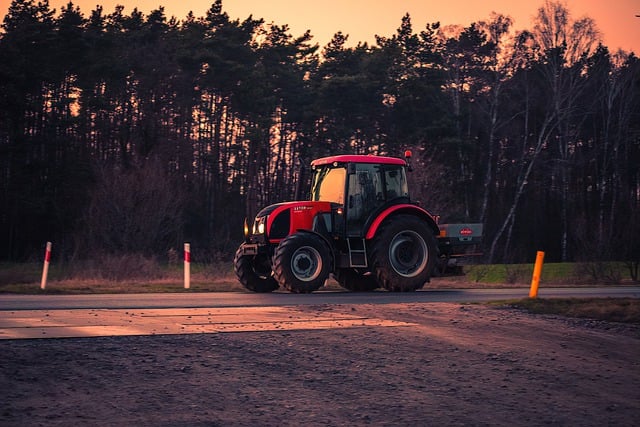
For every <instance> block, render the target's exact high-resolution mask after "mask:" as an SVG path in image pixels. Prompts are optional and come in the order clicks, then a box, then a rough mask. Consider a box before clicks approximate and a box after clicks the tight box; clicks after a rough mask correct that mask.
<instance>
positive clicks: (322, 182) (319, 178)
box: [311, 166, 347, 205]
mask: <svg viewBox="0 0 640 427" xmlns="http://www.w3.org/2000/svg"><path fill="white" fill-rule="evenodd" d="M346 175H347V171H346V170H345V168H344V167H343V166H339V167H331V166H324V167H321V168H319V169H316V171H315V173H314V175H313V184H312V187H311V200H313V201H323V202H334V203H339V204H341V205H342V204H344V181H345V176H346Z"/></svg>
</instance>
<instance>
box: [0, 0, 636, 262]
mask: <svg viewBox="0 0 640 427" xmlns="http://www.w3.org/2000/svg"><path fill="white" fill-rule="evenodd" d="M421 18H424V17H421ZM353 19H358V18H357V17H356V16H354V17H353ZM638 21H639V22H638V25H640V20H638ZM529 27H530V28H529V29H527V30H520V31H515V30H514V29H513V22H512V19H511V18H510V17H509V16H505V15H502V14H499V13H493V14H491V16H489V17H487V19H486V20H484V21H479V22H475V23H472V24H470V25H468V26H466V27H463V26H459V25H449V26H443V25H441V24H440V23H438V22H433V23H430V24H427V25H425V27H424V28H419V29H416V28H414V27H413V25H412V21H411V16H409V15H408V14H407V15H405V16H399V17H398V28H397V30H396V32H395V33H393V34H389V35H378V36H377V37H376V41H375V43H371V44H369V43H365V42H357V43H350V42H351V41H350V40H349V39H348V35H347V34H344V33H342V32H340V31H337V32H336V33H335V35H334V36H333V39H332V40H331V41H330V42H329V43H327V44H326V45H325V46H319V45H318V44H317V43H316V42H314V40H313V35H312V34H311V33H310V32H307V33H304V34H298V35H295V34H291V32H290V30H289V27H288V25H286V23H281V24H279V23H266V22H264V20H262V19H260V18H256V17H253V16H250V17H247V18H246V19H244V20H233V19H230V17H229V16H228V14H227V13H225V11H224V6H223V2H222V0H215V1H214V2H213V3H212V5H211V7H210V9H209V10H208V11H207V12H206V16H201V17H197V16H194V15H193V14H189V15H188V16H186V17H184V18H176V17H167V16H166V15H165V12H164V9H163V8H162V7H159V8H158V9H156V10H153V11H151V12H150V13H148V14H146V15H145V14H144V13H142V12H140V11H139V10H137V9H134V10H133V11H132V12H131V14H125V13H124V8H123V7H121V6H118V7H116V8H115V10H112V11H106V10H103V8H102V7H101V6H96V8H95V9H94V10H92V11H89V12H86V11H81V10H80V9H79V8H78V7H77V6H75V5H74V4H73V3H72V2H69V3H68V4H67V5H66V6H65V7H62V8H61V10H60V11H56V10H53V9H52V8H51V7H50V6H49V4H48V0H44V1H43V0H40V1H34V0H13V1H12V2H11V4H10V7H9V10H8V13H7V15H6V16H5V18H4V20H3V22H2V27H1V31H0V207H1V208H0V209H1V210H0V261H25V260H34V259H41V257H42V254H43V248H44V244H45V243H46V242H47V241H52V242H54V245H55V256H56V257H59V259H63V260H74V259H86V258H89V257H96V256H100V255H109V254H122V253H125V254H126V253H131V254H139V255H141V256H144V257H155V258H157V259H159V260H163V259H166V257H167V254H168V253H171V251H176V250H177V251H180V250H181V248H182V244H183V242H190V244H191V247H192V251H193V254H194V259H200V260H201V261H207V260H210V259H216V260H227V259H228V260H231V258H232V256H233V253H234V251H235V249H236V248H237V246H238V244H239V243H240V242H241V240H242V223H243V220H244V218H245V217H252V216H253V215H255V214H256V213H257V211H258V210H259V209H260V208H261V207H263V206H266V205H268V204H271V203H275V202H280V201H285V200H292V199H293V198H294V197H295V193H296V189H297V188H298V187H299V188H303V189H304V188H305V187H306V186H308V174H305V171H306V167H307V166H308V165H309V163H310V162H311V160H313V159H314V158H318V157H322V156H327V155H334V154H381V155H390V156H398V157H401V156H402V155H403V153H404V151H405V150H407V149H410V150H412V151H413V153H414V160H413V166H414V167H413V169H414V170H413V172H412V173H411V176H410V179H411V183H410V184H411V186H412V187H411V188H412V197H413V199H414V200H419V201H420V202H421V205H422V206H423V207H425V208H426V209H428V210H429V211H431V212H432V213H434V214H436V215H439V216H440V218H441V221H442V222H461V221H464V222H480V223H483V224H484V239H485V240H484V248H483V252H484V254H485V259H486V261H487V262H500V263H516V262H525V261H531V260H532V258H534V257H535V253H536V251H537V250H543V251H545V252H546V254H547V255H546V260H548V261H556V262H560V261H588V260H603V261H606V260H615V261H634V262H638V261H640V215H639V212H640V62H639V60H638V57H637V56H636V55H635V54H634V53H633V52H624V51H615V52H612V51H611V50H610V49H609V48H608V47H607V46H605V45H603V44H602V43H601V42H600V38H599V33H598V29H597V25H596V22H595V21H594V20H593V19H592V18H589V17H585V18H580V19H573V18H572V16H571V11H570V10H568V9H567V7H566V6H565V5H564V4H563V3H562V2H556V1H551V0H545V1H543V2H542V3H541V5H540V7H539V9H538V12H537V15H536V16H535V17H534V19H533V20H532V22H531V23H530V25H529Z"/></svg>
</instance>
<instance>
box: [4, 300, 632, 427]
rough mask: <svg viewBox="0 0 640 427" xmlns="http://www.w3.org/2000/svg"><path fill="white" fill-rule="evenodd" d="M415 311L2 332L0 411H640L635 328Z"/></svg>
mask: <svg viewBox="0 0 640 427" xmlns="http://www.w3.org/2000/svg"><path fill="white" fill-rule="evenodd" d="M290 309H291V311H292V313H298V314H299V313H300V312H304V314H305V315H309V313H318V314H320V313H325V314H326V313H327V312H331V313H334V314H341V313H342V314H344V315H349V316H353V315H358V316H363V317H369V318H376V319H387V320H395V321H401V322H408V323H409V324H404V325H401V326H397V323H393V322H392V323H390V324H392V325H395V326H384V325H377V326H375V325H374V326H362V327H331V328H327V329H317V330H269V331H263V332H234V333H211V334H186V335H155V336H124V337H104V338H64V339H27V340H4V341H0V352H1V353H0V354H1V355H2V356H1V357H2V363H1V364H0V395H1V397H2V399H1V403H0V405H1V406H0V425H2V426H38V425H42V426H70V425H74V426H80V425H90V426H125V425H126V426H130V425H137V426H288V425H291V426H299V425H311V426H316V425H327V426H346V425H349V426H358V425H375V426H405V425H406V426H409V425H423V426H427V425H439V426H458V425H460V426H462V425H465V426H468V425H472V426H484V425H486V426H497V425H498V426H499V425H504V426H507V425H509V426H513V425H519V426H537V425H566V426H605V425H609V426H614V425H615V426H637V425H640V328H639V327H638V326H634V325H622V324H612V323H606V322H595V321H588V320H570V319H565V318H562V317H558V316H534V315H530V314H528V313H523V312H519V311H516V310H512V309H499V308H492V307H488V306H484V305H459V304H445V303H428V304H427V303H425V304H389V305H356V306H347V305H326V306H325V305H322V306H299V307H291V308H290Z"/></svg>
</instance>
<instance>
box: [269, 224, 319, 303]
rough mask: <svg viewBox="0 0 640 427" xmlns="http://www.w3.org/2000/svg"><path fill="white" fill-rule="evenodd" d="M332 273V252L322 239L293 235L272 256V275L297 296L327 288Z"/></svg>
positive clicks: (281, 243) (309, 234) (283, 240)
mask: <svg viewBox="0 0 640 427" xmlns="http://www.w3.org/2000/svg"><path fill="white" fill-rule="evenodd" d="M330 271H331V251H330V249H329V247H328V245H327V243H326V242H325V241H324V239H322V238H321V237H320V236H316V235H315V234H311V233H295V234H291V235H289V236H287V237H285V238H284V239H282V241H281V242H280V244H279V245H278V247H277V248H276V250H275V252H274V254H273V274H274V277H275V279H276V281H277V282H278V283H279V284H280V286H282V287H284V288H285V289H288V290H289V291H291V292H295V293H309V292H313V291H315V290H317V289H319V288H320V287H322V286H323V285H324V282H325V280H327V277H329V273H330Z"/></svg>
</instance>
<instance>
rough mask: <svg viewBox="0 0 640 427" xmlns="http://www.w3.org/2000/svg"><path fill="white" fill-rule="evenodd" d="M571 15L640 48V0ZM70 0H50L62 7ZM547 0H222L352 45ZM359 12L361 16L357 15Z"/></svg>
mask: <svg viewBox="0 0 640 427" xmlns="http://www.w3.org/2000/svg"><path fill="white" fill-rule="evenodd" d="M565 1H566V4H567V6H568V8H569V11H570V13H571V16H572V17H573V18H574V19H576V18H580V17H583V16H585V15H587V16H590V17H591V18H593V19H594V20H595V21H596V24H597V26H598V28H599V29H600V31H601V33H602V37H603V41H604V44H605V45H607V46H608V47H609V48H610V49H611V50H612V51H614V50H616V49H618V48H622V49H624V50H627V51H633V52H635V53H636V54H639V53H640V18H637V17H636V16H635V15H640V0H565ZM67 3H68V0H49V4H50V5H51V7H52V8H55V9H56V10H57V11H58V12H59V11H60V7H61V6H62V5H65V4H67ZM73 3H74V4H76V5H78V6H80V10H81V11H82V12H83V13H84V15H85V16H88V15H89V13H90V11H91V10H92V9H93V8H95V5H96V4H100V5H102V6H103V7H104V9H105V12H106V13H110V12H112V11H113V10H114V8H115V6H116V5H117V4H121V5H124V6H125V13H126V14H129V13H130V12H131V11H132V10H133V8H134V7H137V8H138V9H139V10H140V11H142V12H143V13H145V14H147V13H149V12H150V11H151V10H153V9H156V8H157V7H158V6H160V5H163V6H164V7H165V13H166V15H167V16H172V15H173V16H176V17H177V18H179V19H182V18H184V17H185V16H186V15H187V13H188V12H189V11H190V10H192V11H193V13H194V14H195V15H196V16H204V15H205V13H206V11H207V9H209V7H210V6H211V4H212V3H213V0H188V1H187V0H182V1H176V0H75V1H74V2H73ZM542 3H543V0H530V1H517V0H377V1H371V0H322V1H319V2H316V5H315V6H313V7H310V6H309V2H302V1H300V0H223V2H222V4H223V8H224V10H225V11H226V12H227V13H228V14H229V16H230V17H231V18H232V19H237V18H240V19H244V18H247V17H248V16H249V15H250V14H253V17H254V18H264V19H265V21H267V22H274V23H276V24H278V25H282V24H288V25H289V27H290V28H291V33H292V34H293V35H294V36H297V35H301V34H303V33H304V31H305V30H307V29H309V30H311V34H313V35H314V41H316V42H317V43H319V44H320V45H321V46H324V45H325V44H326V43H327V42H328V41H329V40H330V39H331V36H332V35H333V34H334V33H335V32H337V31H342V32H343V33H345V34H349V45H355V44H356V43H357V42H359V41H367V42H369V43H372V42H373V41H374V35H375V34H379V35H382V36H390V35H392V34H393V33H394V32H395V30H396V29H397V28H398V27H399V25H400V21H401V18H402V16H403V15H404V14H405V13H407V12H409V14H410V15H411V19H412V23H413V26H414V30H415V31H419V30H420V29H422V28H423V27H424V25H425V24H426V23H431V22H435V21H440V22H441V23H442V24H443V25H449V24H460V25H463V26H467V25H469V24H470V23H471V22H474V21H478V20H483V19H487V18H488V17H489V14H490V13H491V12H492V11H495V12H499V13H503V14H505V15H510V16H511V17H512V18H514V20H515V28H517V29H522V28H530V27H531V21H532V17H533V16H534V15H535V14H536V11H537V9H538V7H539V6H540V5H542ZM9 4H10V0H0V16H2V19H4V15H5V14H6V11H7V8H8V7H9ZM355 16H357V19H355V20H354V19H353V17H355Z"/></svg>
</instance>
